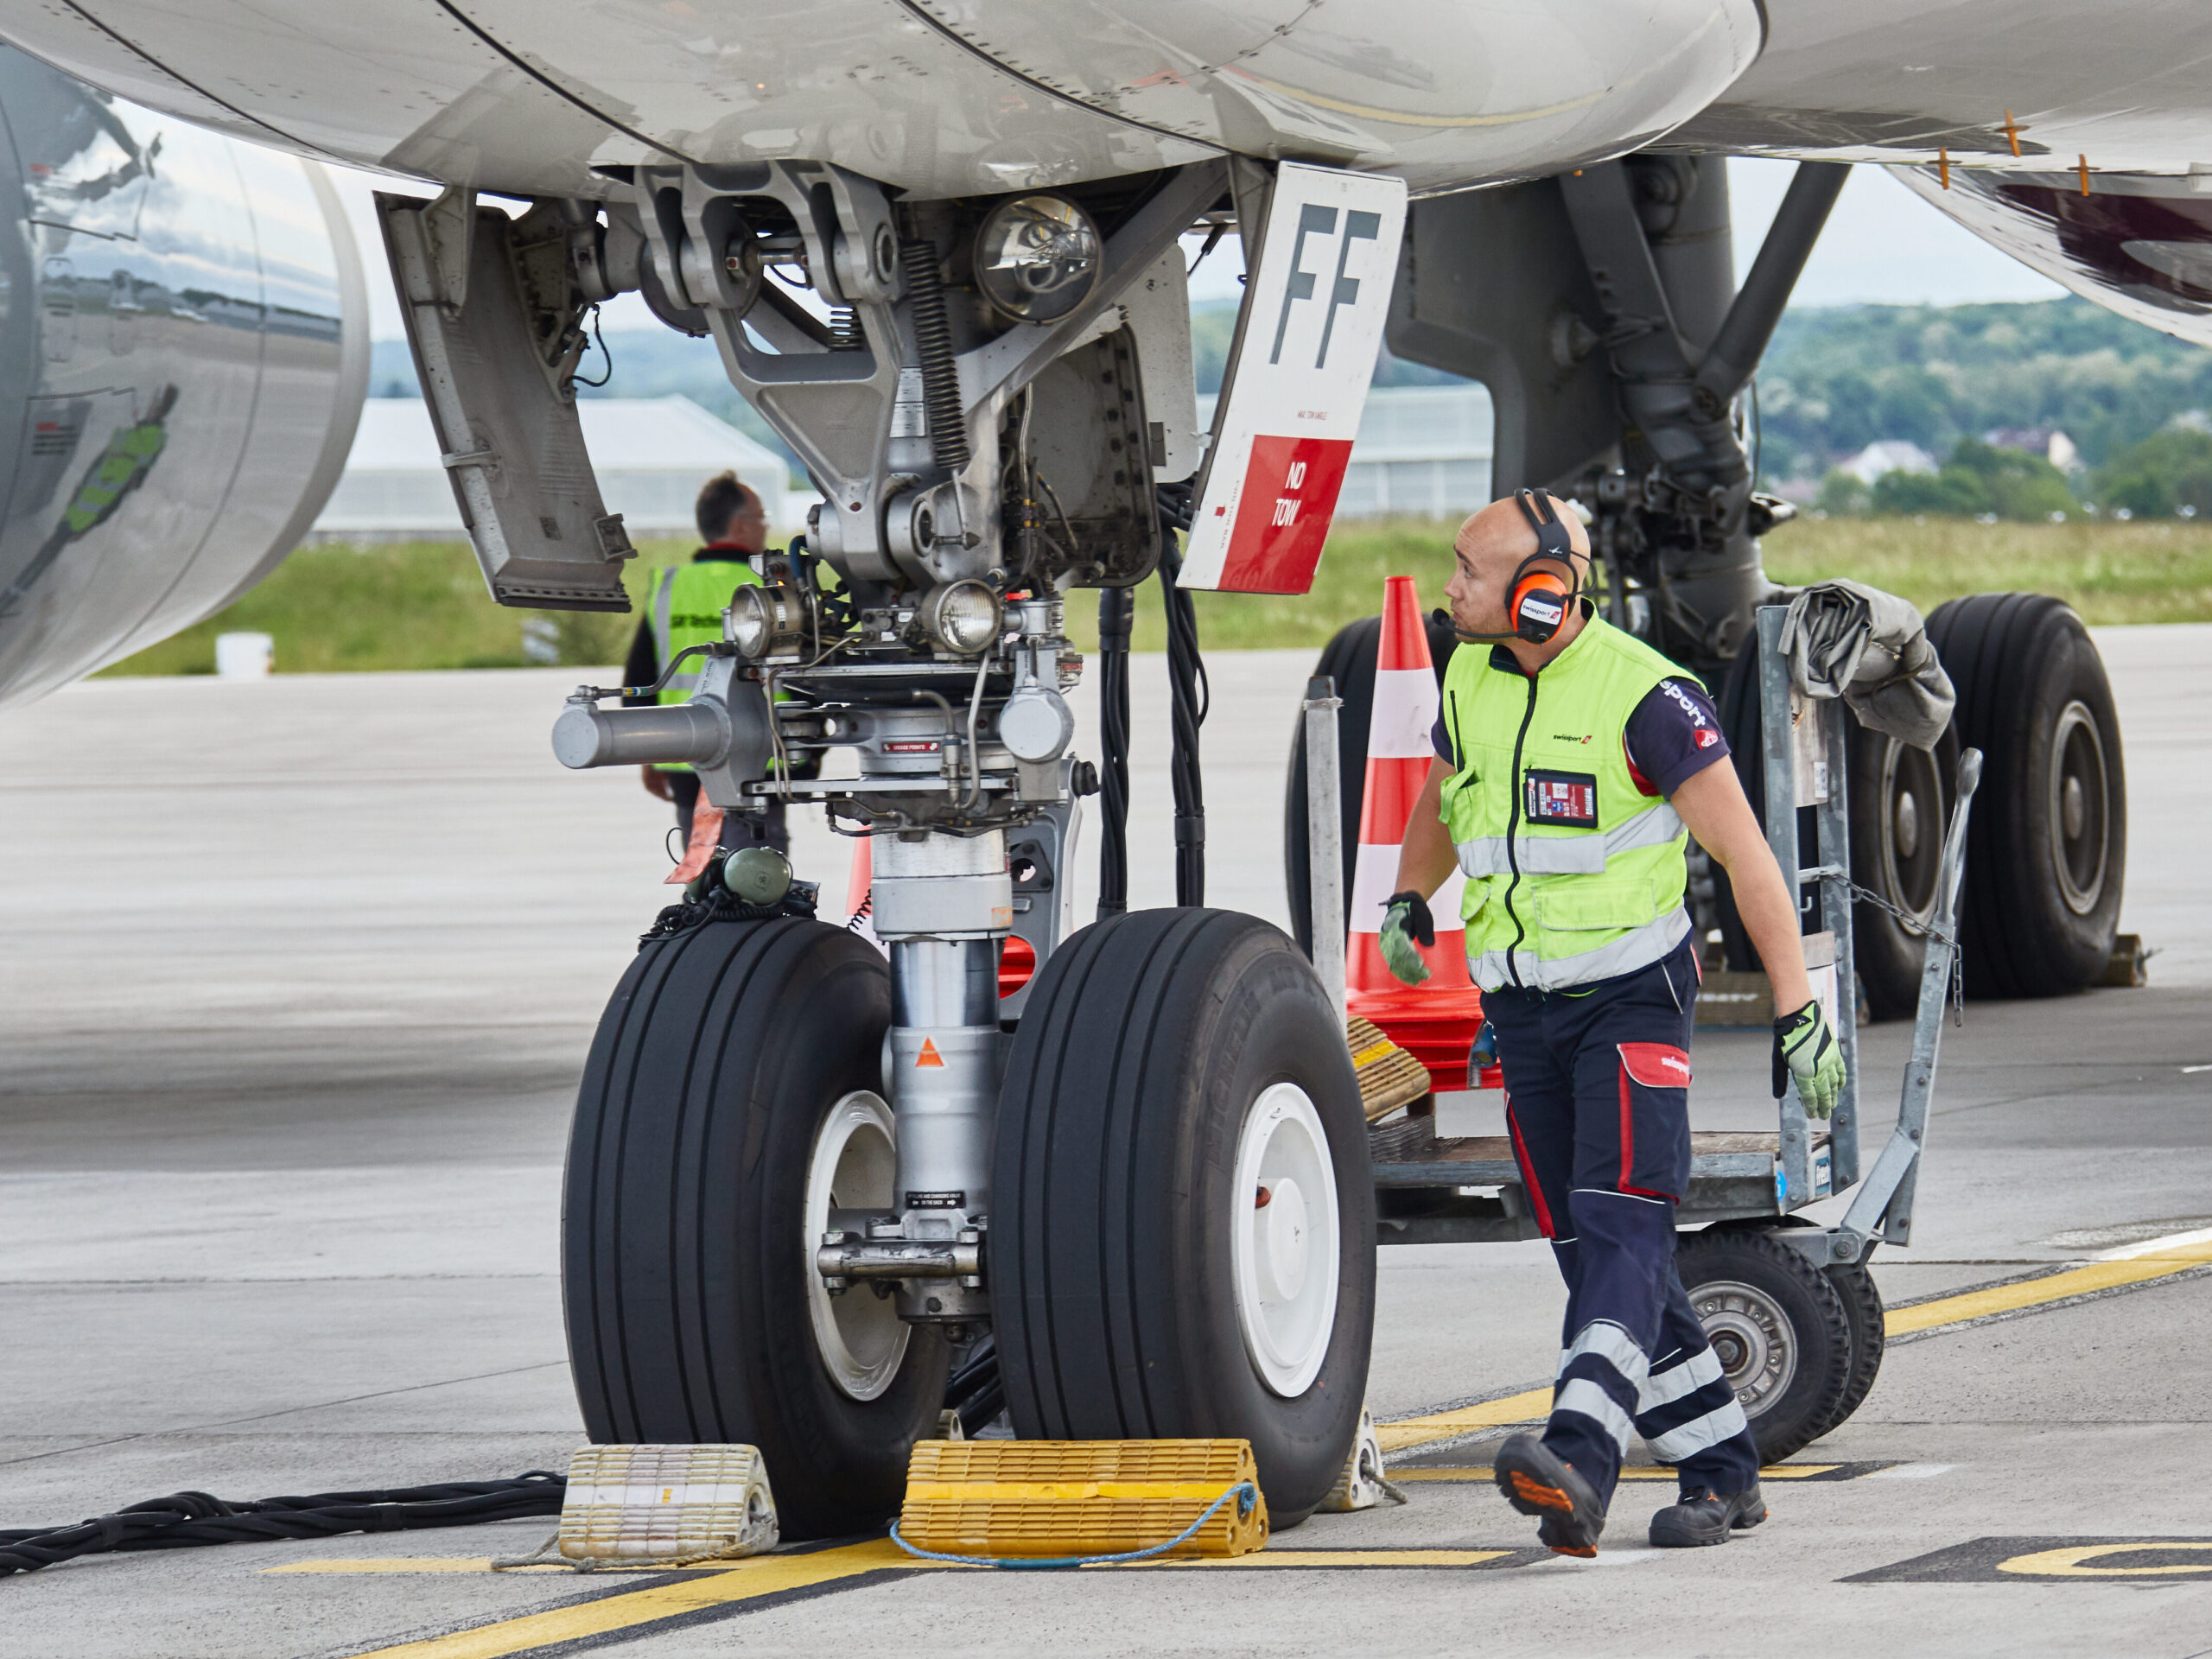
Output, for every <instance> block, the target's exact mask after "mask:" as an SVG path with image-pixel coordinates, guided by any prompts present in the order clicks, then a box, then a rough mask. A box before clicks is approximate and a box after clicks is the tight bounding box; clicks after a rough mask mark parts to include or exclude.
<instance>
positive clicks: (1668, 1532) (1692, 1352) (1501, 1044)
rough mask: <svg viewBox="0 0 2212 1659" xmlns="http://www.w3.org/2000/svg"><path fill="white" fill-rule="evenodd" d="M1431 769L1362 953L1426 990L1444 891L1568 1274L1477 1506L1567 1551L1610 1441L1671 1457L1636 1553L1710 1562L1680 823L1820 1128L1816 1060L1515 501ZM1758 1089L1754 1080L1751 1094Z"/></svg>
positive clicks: (1654, 733) (1586, 610)
mask: <svg viewBox="0 0 2212 1659" xmlns="http://www.w3.org/2000/svg"><path fill="white" fill-rule="evenodd" d="M1452 550H1453V553H1454V556H1455V558H1456V569H1455V570H1454V573H1453V575H1452V581H1451V583H1450V585H1449V586H1448V587H1447V588H1446V590H1445V591H1446V598H1447V599H1448V600H1449V601H1450V602H1451V607H1452V624H1453V627H1454V630H1455V631H1456V632H1458V633H1459V637H1460V638H1461V639H1464V640H1469V641H1472V642H1475V644H1474V645H1473V646H1472V647H1471V648H1469V649H1465V650H1461V651H1459V652H1454V653H1453V655H1452V662H1451V665H1450V667H1449V669H1448V670H1447V671H1446V675H1445V678H1444V696H1443V707H1442V712H1441V715H1440V717H1439V719H1438V721H1437V724H1436V730H1435V734H1434V737H1435V747H1436V749H1437V753H1438V757H1439V758H1438V759H1437V760H1435V761H1434V762H1433V764H1432V765H1431V766H1430V767H1429V774H1428V782H1427V787H1426V789H1425V790H1424V791H1422V794H1421V800H1420V802H1419V804H1417V805H1416V806H1415V807H1414V812H1413V817H1412V821H1411V822H1410V823H1408V825H1407V827H1406V836H1405V841H1404V843H1403V845H1402V849H1401V850H1400V853H1399V861H1398V878H1397V885H1398V887H1400V889H1402V891H1400V892H1398V893H1394V894H1393V895H1392V896H1391V898H1390V899H1389V901H1388V903H1387V906H1386V913H1385V918H1384V922H1383V928H1382V931H1381V940H1380V943H1381V944H1382V948H1383V957H1384V959H1385V961H1387V962H1388V963H1389V964H1390V967H1391V969H1392V971H1393V972H1394V973H1395V974H1397V976H1399V977H1400V978H1401V979H1403V980H1406V981H1408V982H1419V981H1420V980H1421V979H1424V978H1426V977H1427V965H1426V964H1425V963H1422V962H1421V957H1420V955H1419V953H1418V952H1417V951H1415V950H1414V949H1413V947H1412V940H1413V939H1414V938H1420V939H1421V940H1422V941H1423V942H1424V943H1427V944H1433V943H1434V942H1435V934H1434V931H1433V929H1434V924H1433V921H1432V920H1431V918H1430V916H1429V912H1428V904H1427V899H1428V896H1429V895H1430V894H1432V893H1434V892H1435V891H1436V890H1437V888H1438V887H1440V886H1441V885H1442V884H1443V882H1444V880H1445V878H1446V876H1448V875H1449V874H1451V871H1452V866H1453V863H1454V862H1455V861H1456V862H1457V864H1458V866H1459V869H1460V870H1461V871H1462V872H1463V873H1464V874H1465V876H1466V889H1465V899H1464V900H1463V901H1462V904H1461V910H1462V912H1463V914H1464V915H1465V918H1466V930H1467V955H1468V960H1469V967H1470V970H1471V973H1472V975H1473V976H1474V979H1475V982H1476V983H1477V984H1478V985H1479V986H1480V987H1481V988H1482V992H1483V1005H1484V1012H1485V1013H1486V1014H1488V1015H1489V1018H1490V1022H1491V1027H1492V1028H1493V1030H1494V1032H1495V1033H1496V1037H1497V1051H1498V1060H1499V1063H1500V1064H1501V1065H1502V1066H1503V1070H1504V1080H1505V1101H1506V1127H1507V1128H1508V1131H1509V1132H1510V1136H1511V1141H1512V1146H1513V1152H1514V1156H1515V1158H1516V1160H1517V1161H1518V1162H1519V1164H1520V1167H1521V1174H1522V1180H1523V1182H1524V1183H1525V1184H1526V1186H1527V1190H1528V1194H1529V1203H1530V1205H1531V1206H1532V1208H1533V1209H1534V1211H1535V1218H1536V1223H1537V1225H1538V1226H1539V1228H1540V1229H1541V1230H1542V1232H1543V1233H1544V1235H1545V1236H1546V1237H1548V1238H1549V1239H1550V1240H1551V1242H1552V1249H1553V1251H1554V1254H1555V1255H1556V1256H1557V1258H1558V1261H1559V1265H1560V1273H1561V1274H1563V1275H1564V1277H1565V1278H1566V1281H1567V1319H1566V1325H1565V1335H1564V1341H1563V1349H1564V1351H1563V1352H1562V1354H1561V1356H1560V1368H1559V1373H1558V1377H1557V1381H1556V1383H1555V1384H1554V1394H1553V1405H1552V1414H1551V1417H1550V1420H1549V1421H1548V1423H1547V1424H1546V1426H1545V1428H1544V1431H1543V1433H1542V1434H1541V1436H1538V1435H1535V1434H1518V1435H1515V1436H1514V1437H1513V1438H1512V1439H1510V1440H1507V1441H1506V1442H1505V1443H1504V1445H1503V1446H1502V1447H1501V1448H1500V1449H1499V1452H1498V1454H1497V1460H1496V1476H1497V1483H1498V1485H1499V1488H1500V1489H1501V1491H1503V1492H1504V1494H1505V1496H1506V1497H1507V1498H1508V1499H1509V1500H1510V1502H1511V1503H1512V1504H1513V1506H1514V1507H1515V1508H1516V1509H1517V1510H1520V1511H1521V1512H1522V1514H1524V1515H1533V1516H1538V1517H1540V1520H1541V1525H1540V1527H1539V1529H1538V1534H1537V1535H1538V1538H1539V1540H1540V1541H1541V1542H1543V1543H1544V1544H1546V1545H1548V1546H1549V1547H1550V1548H1553V1549H1554V1550H1557V1551H1559V1552H1560V1553H1561V1554H1569V1555H1592V1554H1596V1553H1597V1550H1596V1546H1597V1542H1598V1535H1599V1532H1600V1530H1601V1529H1603V1527H1604V1525H1605V1510H1606V1506H1607V1504H1608V1503H1610V1501H1611V1497H1612V1493H1613V1488H1614V1485H1615V1484H1616V1482H1617V1481H1618V1478H1619V1476H1620V1467H1621V1460H1622V1458H1623V1457H1624V1455H1625V1454H1626V1452H1627V1451H1628V1445H1629V1440H1630V1436H1631V1435H1632V1434H1639V1433H1640V1434H1641V1435H1642V1436H1643V1439H1644V1440H1645V1442H1646V1443H1647V1444H1648V1445H1649V1446H1650V1447H1651V1449H1652V1451H1653V1452H1654V1453H1655V1454H1656V1455H1657V1456H1658V1457H1659V1458H1660V1459H1662V1460H1663V1461H1665V1462H1668V1463H1670V1464H1673V1465H1675V1471H1676V1475H1677V1477H1678V1481H1679V1484H1680V1489H1681V1491H1680V1497H1679V1500H1678V1501H1677V1502H1676V1503H1674V1504H1673V1505H1671V1506H1669V1508H1667V1509H1663V1510H1660V1511H1659V1513H1658V1514H1657V1515H1656V1516H1653V1517H1652V1522H1651V1533H1650V1537H1651V1541H1652V1542H1653V1543H1654V1544H1658V1545H1662V1546H1679V1545H1689V1544H1718V1543H1725V1542H1726V1541H1727V1539H1728V1537H1729V1535H1730V1533H1731V1532H1732V1531H1736V1530H1741V1529H1745V1528H1747V1527H1753V1526H1757V1525H1758V1523H1759V1522H1761V1521H1763V1520H1764V1519H1765V1518H1766V1507H1765V1504H1764V1503H1763V1502H1762V1501H1761V1498H1760V1496H1759V1485H1758V1467H1759V1459H1758V1450H1757V1448H1756V1446H1754V1444H1753V1442H1752V1440H1751V1431H1750V1430H1749V1428H1748V1427H1746V1426H1745V1420H1744V1413H1743V1410H1742V1408H1741V1407H1739V1406H1738V1404H1737V1402H1736V1396H1735V1394H1734V1391H1733V1390H1732V1389H1731V1388H1730V1387H1729V1384H1728V1383H1727V1381H1726V1378H1725V1377H1724V1376H1723V1375H1722V1373H1721V1368H1720V1363H1719V1358H1718V1357H1716V1356H1715V1355H1714V1353H1713V1348H1712V1346H1711V1344H1708V1343H1707V1341H1706V1338H1705V1332H1704V1331H1703V1329H1702V1328H1701V1327H1700V1325H1699V1323H1698V1319H1697V1316H1696V1314H1695V1313H1694V1312H1693V1311H1692V1309H1691V1307H1690V1304H1689V1299H1688V1296H1687V1295H1686V1294H1684V1292H1683V1289H1682V1283H1681V1278H1680V1276H1679V1275H1678V1274H1676V1272H1675V1205H1676V1204H1678V1203H1679V1202H1680V1201H1681V1197H1682V1194H1683V1192H1684V1191H1685V1190H1686V1189H1687V1188H1688V1184H1689V1172H1690V1135H1689V1094H1688V1084H1689V1081H1690V1067H1689V1055H1688V1048H1689V1040H1690V1030H1691V1026H1692V1023H1693V1020H1692V1014H1693V1010H1694V1007H1695V1006H1696V999H1697V985H1698V978H1699V969H1698V963H1697V955H1696V949H1697V943H1696V940H1695V939H1694V937H1693V930H1692V928H1691V925H1690V918H1689V916H1688V912H1686V911H1685V910H1684V908H1683V905H1682V895H1683V891H1684V888H1685V887H1686V886H1687V882H1688V868H1687V865H1686V863H1685V860H1684V849H1685V846H1686V842H1685V838H1684V831H1685V829H1687V830H1688V833H1689V834H1692V835H1694V836H1696V837H1697V838H1698V842H1699V844H1700V845H1701V846H1702V847H1704V849H1706V850H1707V852H1708V853H1710V854H1711V855H1713V857H1714V858H1716V859H1718V860H1719V861H1720V863H1721V864H1722V865H1723V866H1724V867H1725V868H1726V869H1727V871H1728V875H1729V880H1730V882H1731V884H1732V887H1733V888H1734V892H1735V897H1736V904H1737V907H1738V911H1739V912H1740V913H1741V914H1742V916H1743V919H1744V925H1745V929H1746V931H1748V932H1749V934H1750V936H1751V943H1752V944H1753V945H1755V946H1756V947H1757V949H1758V952H1759V957H1760V960H1761V961H1762V962H1763V963H1764V964H1765V966H1766V969H1767V972H1768V974H1769V976H1770V978H1771V980H1772V982H1773V987H1774V1006H1775V1007H1777V1008H1780V1009H1787V1010H1789V1012H1788V1013H1787V1014H1785V1015H1784V1017H1783V1018H1782V1019H1779V1020H1776V1021H1775V1045H1776V1055H1777V1074H1776V1075H1777V1079H1779V1077H1780V1076H1781V1073H1782V1070H1783V1068H1785V1067H1786V1069H1787V1070H1788V1071H1789V1072H1790V1073H1791V1074H1792V1075H1794V1076H1795V1077H1796V1081H1797V1090H1798V1094H1799V1096H1800V1098H1802V1100H1803V1101H1804V1103H1805V1105H1806V1108H1807V1109H1808V1111H1810V1112H1811V1113H1813V1114H1814V1115H1815V1116H1820V1117H1826V1116H1828V1114H1829V1113H1830V1112H1831V1111H1832V1110H1834V1103H1835V1098H1836V1095H1837V1093H1838V1091H1839V1090H1840V1089H1841V1087H1842V1084H1843V1062H1842V1058H1841V1051H1840V1048H1839V1047H1838V1046H1837V1045H1836V1042H1835V1039H1834V1033H1832V1032H1831V1031H1830V1030H1829V1028H1828V1025H1827V1018H1826V1016H1825V1015H1824V1014H1823V1013H1822V1011H1821V1007H1820V1005H1819V1003H1817V1002H1815V1001H1814V999H1813V994H1812V989H1811V986H1810V984H1809V983H1808V980H1807V978H1806V974H1805V963H1804V955H1803V951H1802V947H1801V946H1800V944H1799V942H1798V922H1797V907H1796V905H1795V904H1794V903H1793V902H1792V901H1791V898H1790V894H1789V890H1788V888H1787V887H1786V886H1785V885H1784V883H1783V878H1782V872H1781V869H1780V868H1779V867H1778V866H1777V864H1776V863H1775V861H1774V856H1773V855H1772V854H1771V853H1770V851H1769V850H1768V849H1767V843H1766V837H1765V836H1764V834H1763V833H1762V831H1761V830H1760V828H1759V824H1758V819H1757V818H1755V817H1753V816H1752V813H1751V806H1750V804H1749V803H1748V802H1747V801H1746V800H1745V798H1744V791H1743V786H1742V785H1740V784H1739V783H1738V781H1737V778H1736V772H1735V769H1734V768H1733V767H1732V766H1724V765H1722V764H1720V763H1721V762H1722V761H1723V760H1726V758H1727V755H1728V745H1727V743H1726V740H1725V739H1723V738H1722V736H1721V734H1720V729H1719V721H1718V718H1717V716H1716V715H1715V713H1714V710H1713V703H1712V702H1711V700H1710V699H1709V698H1708V697H1707V695H1706V692H1705V690H1704V688H1703V687H1702V686H1701V685H1700V683H1698V681H1697V680H1696V679H1695V678H1694V677H1693V676H1691V675H1689V674H1687V673H1685V672H1684V671H1682V670H1681V669H1680V668H1678V667H1677V666H1675V664H1673V663H1670V662H1669V661H1668V660H1667V659H1666V658H1664V657H1662V656H1661V655H1660V654H1659V653H1658V652H1656V651H1654V650H1653V649H1651V647H1650V646H1649V645H1644V644H1643V642H1641V641H1640V640H1637V639H1634V638H1632V637H1631V636H1630V635H1628V634H1626V633H1624V632H1621V631H1619V630H1618V629H1617V628H1614V627H1611V626H1609V625H1607V624H1606V623H1605V621H1604V620H1602V619H1601V618H1599V616H1598V615H1597V614H1596V613H1595V610H1594V607H1592V605H1591V603H1590V601H1588V600H1587V599H1586V598H1584V597H1583V596H1582V594H1581V586H1582V577H1583V575H1584V574H1585V572H1586V570H1587V568H1588V561H1589V556H1590V555H1589V539H1588V537H1586V535H1585V534H1584V532H1583V529H1582V525H1581V524H1580V521H1579V520H1578V519H1577V518H1575V516H1574V515H1573V512H1571V511H1566V510H1563V509H1562V507H1561V505H1560V504H1559V503H1557V502H1556V501H1555V500H1554V498H1552V497H1550V496H1548V495H1543V494H1541V493H1534V492H1530V491H1526V490H1524V491H1521V492H1519V493H1517V494H1516V495H1515V496H1514V497H1513V498H1511V499H1508V500H1503V501H1497V502H1493V503H1491V505H1489V506H1487V507H1485V508H1484V509H1483V510H1482V511H1481V512H1478V513H1476V514H1474V515H1473V516H1472V517H1471V518H1469V519H1468V520H1467V521H1466V523H1465V524H1463V525H1461V526H1460V529H1459V536H1458V537H1457V538H1456V539H1455V541H1454V543H1453V547H1452ZM1777 1092H1779V1084H1777Z"/></svg>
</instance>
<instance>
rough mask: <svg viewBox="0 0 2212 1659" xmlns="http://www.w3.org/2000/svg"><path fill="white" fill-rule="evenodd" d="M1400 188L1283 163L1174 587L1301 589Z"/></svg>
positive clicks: (1400, 221)
mask: <svg viewBox="0 0 2212 1659" xmlns="http://www.w3.org/2000/svg"><path fill="white" fill-rule="evenodd" d="M1405 223H1406V187H1405V184H1404V182H1403V181H1401V180H1397V179H1385V178H1373V177H1370V176H1368V175H1363V174H1358V173H1341V172H1338V171H1336V170H1335V169H1334V168H1325V167H1306V166H1301V165H1300V164H1298V163H1296V162H1284V163H1283V164H1282V166H1281V168H1279V169H1278V170H1277V173H1276V176H1275V185H1274V195H1273V197H1272V199H1271V200H1270V201H1269V203H1268V228H1267V233H1266V236H1265V238H1263V240H1262V245H1261V248H1260V257H1259V262H1258V265H1257V268H1256V269H1255V270H1252V271H1251V272H1249V282H1248V283H1247V290H1246V291H1247V314H1246V316H1245V318H1244V327H1243V334H1242V336H1241V337H1240V340H1239V343H1238V346H1237V348H1236V358H1235V359H1234V360H1233V361H1232V362H1231V363H1230V367H1229V373H1228V377H1227V378H1226V380H1225V381H1224V385H1223V387H1222V397H1221V406H1220V408H1219V410H1217V413H1216V415H1215V417H1214V431H1215V438H1214V442H1213V446H1212V448H1211V449H1210V450H1209V451H1208V452H1207V459H1206V468H1205V477H1204V479H1203V480H1202V482H1201V487H1200V490H1199V493H1198V512H1197V516H1196V518H1194V519H1193V521H1192V526H1191V540H1190V545H1189V547H1188V548H1187V549H1186V550H1185V553H1184V556H1183V573H1182V576H1181V582H1182V584H1183V586H1185V587H1186V588H1218V589H1221V590H1224V591H1226V592H1232V593H1245V594H1302V593H1304V592H1306V590H1307V589H1308V588H1311V587H1312V586H1313V572H1314V570H1315V569H1316V568H1317V567H1318V566H1319V563H1320V562H1321V545H1322V543H1324V542H1325V540H1326V539H1327V538H1328V534H1329V521H1330V519H1331V518H1332V517H1333V516H1334V514H1335V512H1336V510H1337V494H1338V491H1339V490H1341V489H1342V488H1343V487H1344V468H1345V467H1346V466H1347V465H1348V464H1349V463H1350V461H1351V446H1352V441H1353V439H1355V438H1356V437H1357V436H1358V435H1359V417H1360V413H1361V411H1362V410H1363V409H1365V407H1366V405H1367V383H1368V381H1369V379H1370V378H1372V376H1373V374H1374V371H1375V353H1376V347H1377V346H1379V345H1380V344H1381V343H1382V340H1383V319H1384V317H1385V315H1387V314H1388V312H1389V308H1390V286H1391V283H1392V281H1393V279H1394V278H1395V276H1396V272H1397V265H1398V243H1399V239H1400V238H1401V236H1402V234H1403V232H1404V230H1405Z"/></svg>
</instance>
